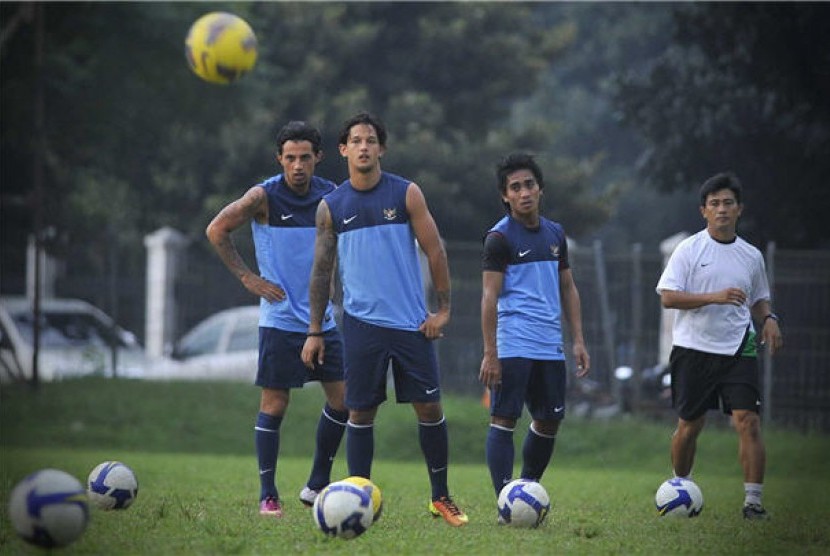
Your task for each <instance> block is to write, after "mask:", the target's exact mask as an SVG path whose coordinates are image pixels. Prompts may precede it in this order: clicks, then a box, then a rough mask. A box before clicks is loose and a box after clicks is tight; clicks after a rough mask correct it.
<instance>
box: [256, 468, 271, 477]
mask: <svg viewBox="0 0 830 556" xmlns="http://www.w3.org/2000/svg"><path fill="white" fill-rule="evenodd" d="M273 470H274V469H273V468H272V469H260V470H259V474H260V475H265V474H266V473H268V472H269V471H273Z"/></svg>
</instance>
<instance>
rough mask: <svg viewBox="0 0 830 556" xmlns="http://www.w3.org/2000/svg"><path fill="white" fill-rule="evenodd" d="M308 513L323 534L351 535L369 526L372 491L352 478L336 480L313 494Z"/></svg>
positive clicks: (343, 537)
mask: <svg viewBox="0 0 830 556" xmlns="http://www.w3.org/2000/svg"><path fill="white" fill-rule="evenodd" d="M311 514H312V516H313V517H314V523H315V524H316V525H317V528H318V529H320V531H322V532H323V533H325V534H326V535H329V536H332V537H339V538H341V539H353V538H355V537H358V536H360V535H362V534H363V533H365V532H366V530H367V529H368V528H369V527H371V526H372V523H373V518H374V511H373V509H372V495H371V494H370V493H369V492H368V491H367V490H366V489H365V488H364V487H362V486H360V485H357V484H355V483H354V482H351V481H337V482H334V483H331V484H329V485H328V486H327V487H326V488H324V489H323V490H322V491H321V492H320V494H318V495H317V498H316V499H315V500H314V506H312V508H311Z"/></svg>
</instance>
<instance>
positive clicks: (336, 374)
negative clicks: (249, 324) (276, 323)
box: [254, 326, 343, 390]
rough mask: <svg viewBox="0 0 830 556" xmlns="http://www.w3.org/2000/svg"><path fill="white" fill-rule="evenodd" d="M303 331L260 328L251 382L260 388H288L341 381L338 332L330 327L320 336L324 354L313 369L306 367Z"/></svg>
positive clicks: (341, 369) (340, 345) (341, 357)
mask: <svg viewBox="0 0 830 556" xmlns="http://www.w3.org/2000/svg"><path fill="white" fill-rule="evenodd" d="M305 340H306V335H305V333H304V332H288V331H286V330H280V329H278V328H269V327H265V326H260V327H259V368H258V369H257V375H256V380H255V381H254V384H256V385H257V386H259V387H262V388H273V389H280V390H289V389H291V388H302V387H303V385H304V384H305V383H306V382H311V381H320V382H336V381H338V380H343V342H342V341H341V339H340V333H339V332H338V331H337V329H336V328H332V329H331V330H329V331H328V332H326V333H325V335H324V336H323V340H324V341H325V342H326V354H325V359H324V362H323V364H322V365H318V364H317V363H315V364H314V369H309V368H308V367H306V366H305V364H304V363H303V361H302V359H301V358H300V354H301V353H302V352H303V345H304V344H305Z"/></svg>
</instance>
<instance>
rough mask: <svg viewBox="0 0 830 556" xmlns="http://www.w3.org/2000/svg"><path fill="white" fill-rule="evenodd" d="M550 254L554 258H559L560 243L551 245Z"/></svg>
mask: <svg viewBox="0 0 830 556" xmlns="http://www.w3.org/2000/svg"><path fill="white" fill-rule="evenodd" d="M550 254H551V255H553V258H554V259H558V258H559V246H558V245H551V246H550Z"/></svg>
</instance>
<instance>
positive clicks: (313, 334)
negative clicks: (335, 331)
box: [305, 331, 326, 338]
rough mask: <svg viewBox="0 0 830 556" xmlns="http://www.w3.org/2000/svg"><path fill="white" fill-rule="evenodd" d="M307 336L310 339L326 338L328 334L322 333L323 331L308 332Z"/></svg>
mask: <svg viewBox="0 0 830 556" xmlns="http://www.w3.org/2000/svg"><path fill="white" fill-rule="evenodd" d="M305 335H306V336H308V337H309V338H317V337H319V336H325V335H326V333H325V332H322V331H321V332H306V333H305Z"/></svg>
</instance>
